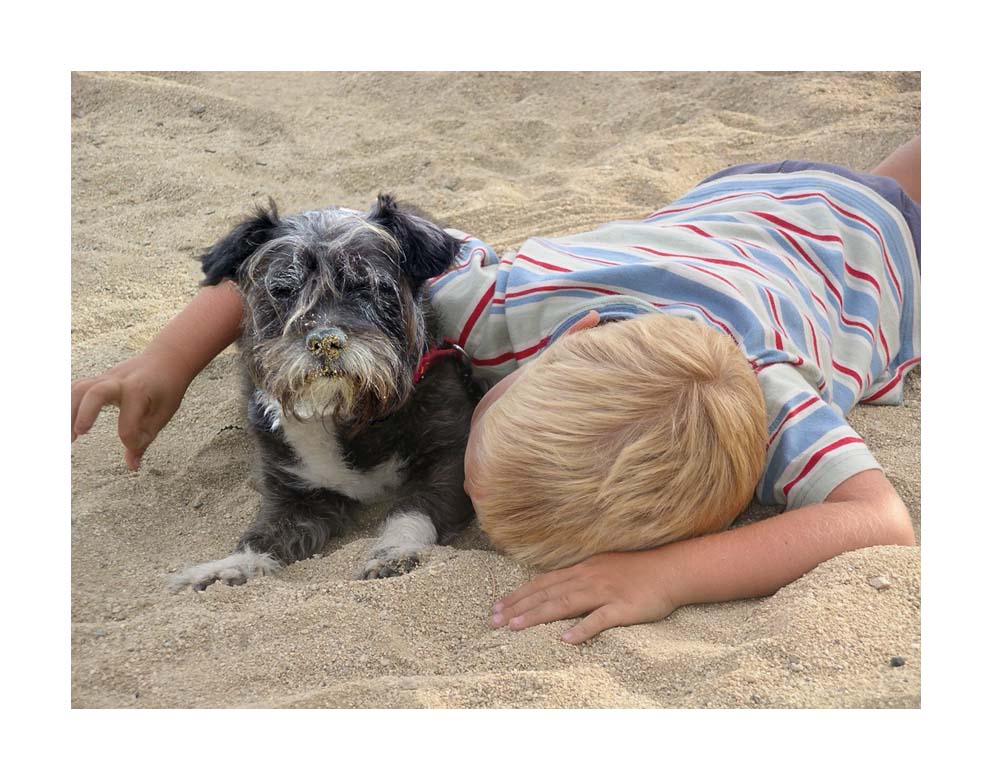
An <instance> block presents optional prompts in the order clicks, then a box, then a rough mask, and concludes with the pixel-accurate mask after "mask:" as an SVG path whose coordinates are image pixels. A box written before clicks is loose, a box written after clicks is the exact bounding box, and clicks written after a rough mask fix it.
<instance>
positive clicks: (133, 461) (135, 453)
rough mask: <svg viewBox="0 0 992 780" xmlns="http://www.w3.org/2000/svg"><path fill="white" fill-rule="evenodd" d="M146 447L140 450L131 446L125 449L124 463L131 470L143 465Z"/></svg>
mask: <svg viewBox="0 0 992 780" xmlns="http://www.w3.org/2000/svg"><path fill="white" fill-rule="evenodd" d="M145 449H147V448H146V447H143V448H142V449H140V450H132V449H130V448H128V449H126V450H124V463H125V464H127V467H128V468H129V469H131V471H137V470H138V469H139V468H140V467H141V458H142V457H143V456H144V454H145Z"/></svg>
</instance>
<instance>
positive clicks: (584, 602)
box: [507, 590, 603, 631]
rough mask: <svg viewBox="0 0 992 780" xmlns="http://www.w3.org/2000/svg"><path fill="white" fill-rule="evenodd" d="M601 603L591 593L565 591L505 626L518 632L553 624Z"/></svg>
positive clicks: (518, 616)
mask: <svg viewBox="0 0 992 780" xmlns="http://www.w3.org/2000/svg"><path fill="white" fill-rule="evenodd" d="M602 603H603V602H602V599H600V598H597V597H596V595H595V594H594V593H592V592H591V591H587V590H586V591H566V592H564V593H561V594H559V595H558V596H555V597H553V598H551V599H549V600H547V601H542V602H540V603H539V604H537V605H536V606H534V607H533V608H531V609H529V610H527V611H526V612H523V613H521V614H520V615H517V616H516V617H514V618H512V619H511V620H510V622H509V623H508V624H507V625H508V627H509V628H510V629H512V630H514V631H518V630H520V629H522V628H530V627H531V626H536V625H539V624H541V623H553V622H554V621H556V620H564V619H565V618H571V617H577V616H578V615H584V614H585V613H586V612H588V611H589V610H591V609H595V608H596V607H598V606H600V605H602Z"/></svg>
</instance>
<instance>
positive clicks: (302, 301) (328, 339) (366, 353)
mask: <svg viewBox="0 0 992 780" xmlns="http://www.w3.org/2000/svg"><path fill="white" fill-rule="evenodd" d="M460 244H461V242H459V241H458V240H457V239H455V238H453V237H452V236H450V235H448V234H447V233H446V232H444V231H443V230H441V228H439V227H437V226H436V225H434V224H432V223H431V222H430V221H428V220H426V219H424V218H423V217H421V216H419V215H417V214H416V213H415V212H413V211H412V210H409V209H405V208H401V207H400V206H398V205H397V204H396V202H395V200H393V198H392V197H391V196H389V195H380V196H379V199H378V201H377V203H376V204H375V206H373V208H372V209H371V210H370V211H369V212H368V213H367V214H361V213H358V212H354V211H350V210H346V209H326V210H321V211H307V212H304V213H302V214H296V215H294V216H290V217H283V218H281V217H280V216H279V215H278V213H277V212H276V208H275V204H274V203H272V202H271V201H270V203H269V208H268V209H259V210H258V212H257V213H255V214H254V215H253V216H251V217H250V218H248V219H246V220H245V221H244V222H242V223H241V224H240V225H238V226H237V227H235V228H234V230H232V231H231V233H230V234H229V235H227V236H226V237H225V238H223V239H222V240H221V241H219V242H218V243H217V244H215V245H214V246H213V247H211V248H210V249H209V250H207V252H206V253H205V254H204V255H203V257H202V258H201V260H202V265H203V272H204V276H205V278H204V281H203V283H204V284H216V283H218V282H220V281H221V280H222V279H224V278H231V279H234V280H236V281H237V283H238V285H239V286H240V287H241V290H242V292H243V293H244V296H245V303H246V313H245V321H244V326H243V334H242V340H241V346H242V355H243V358H244V359H245V361H246V363H247V367H248V371H249V374H250V376H251V379H252V380H253V382H254V383H255V385H256V386H257V387H259V388H261V389H262V390H263V391H265V392H266V393H267V394H268V395H270V396H271V397H273V398H274V399H275V400H277V401H278V402H279V403H280V404H281V405H282V407H283V410H284V412H286V413H288V414H293V415H296V416H297V417H308V416H311V415H314V414H321V415H327V414H331V415H333V416H334V418H335V419H336V420H337V421H338V422H347V423H349V424H351V425H352V426H361V425H363V424H364V423H366V422H368V421H369V420H372V419H375V418H379V417H383V416H386V415H388V414H389V413H391V412H392V411H394V410H395V409H396V408H397V407H398V406H400V405H402V404H403V403H404V402H405V401H406V399H407V398H408V397H409V395H410V393H411V392H412V374H413V370H414V368H415V367H416V365H417V363H418V361H419V360H420V357H421V354H422V353H423V351H424V348H425V342H426V329H425V320H424V311H423V308H422V305H421V292H422V288H423V284H424V282H425V281H427V280H428V279H430V278H431V277H433V276H437V275H438V274H440V273H442V272H443V271H444V270H445V269H447V268H448V267H449V266H450V265H451V263H452V261H453V260H454V258H455V256H456V255H457V253H458V249H459V247H460Z"/></svg>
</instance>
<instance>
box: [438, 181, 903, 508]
mask: <svg viewBox="0 0 992 780" xmlns="http://www.w3.org/2000/svg"><path fill="white" fill-rule="evenodd" d="M794 165H795V164H794ZM778 167H781V166H769V167H768V169H771V172H767V173H765V172H760V173H756V172H751V171H746V172H736V173H735V172H733V171H731V172H730V175H720V174H718V175H717V177H714V178H712V179H710V180H708V181H707V182H704V183H703V184H701V185H700V186H699V187H697V188H695V189H694V190H693V191H691V192H690V193H688V194H687V195H685V196H684V197H682V198H680V199H679V200H678V201H676V202H675V203H673V204H671V205H670V206H668V207H666V208H665V209H663V210H661V211H659V212H656V213H655V214H652V215H651V216H650V217H648V218H647V219H646V220H643V221H636V222H635V221H631V222H613V223H609V224H607V225H604V226H602V227H600V228H597V229H596V230H593V231H590V232H588V233H584V234H579V235H575V236H570V237H568V238H564V239H545V238H534V239H531V240H529V241H527V242H526V243H525V244H524V245H523V246H522V247H521V248H520V250H519V252H517V253H516V254H515V255H508V256H506V257H504V258H503V259H502V260H499V259H497V258H496V256H495V254H494V253H493V252H492V250H491V249H489V248H488V247H486V246H485V245H484V244H482V243H481V242H479V241H477V240H474V239H473V240H471V241H470V242H469V243H468V244H467V245H466V247H465V249H464V251H463V253H462V256H461V261H460V262H459V264H458V266H457V267H456V268H455V269H454V270H452V271H450V272H448V273H447V274H445V275H444V276H442V277H439V278H438V279H436V280H435V281H434V283H433V286H432V294H433V296H434V300H435V302H436V303H437V304H438V308H439V309H440V310H441V312H442V313H443V315H444V328H445V335H447V336H448V337H449V338H451V339H452V340H453V341H457V342H458V343H460V344H461V345H462V346H463V347H465V349H466V351H467V352H468V353H469V354H470V355H472V357H473V363H474V366H475V369H476V371H477V372H478V373H479V375H480V376H483V377H485V378H489V379H498V378H501V377H503V376H505V375H507V374H509V373H511V372H512V371H514V370H515V369H516V368H518V367H519V366H522V365H527V363H528V362H529V361H531V360H533V359H534V358H535V357H536V356H537V355H539V354H540V353H541V351H542V350H543V349H544V348H545V347H546V346H547V345H548V344H550V343H552V342H553V341H554V340H555V339H557V338H558V337H559V336H560V335H561V334H562V333H564V332H565V331H566V330H567V329H568V328H569V327H570V326H571V325H573V324H574V323H575V322H577V321H578V320H579V319H581V318H582V317H583V316H584V315H586V314H587V313H588V312H590V311H596V312H598V313H599V315H600V317H601V318H602V319H603V320H604V321H609V320H616V319H626V318H629V317H631V316H635V315H638V314H645V313H662V314H665V315H675V316H681V317H688V318H691V319H693V320H695V321H697V322H699V323H702V324H704V325H706V326H708V327H711V328H714V329H717V330H719V331H720V332H722V333H726V334H727V335H729V336H730V337H731V338H733V339H734V341H735V342H736V343H737V344H738V347H739V348H740V350H741V351H742V353H743V354H744V356H745V357H746V358H747V359H748V361H749V362H750V363H751V366H752V368H753V369H754V371H755V373H756V375H757V377H758V381H759V383H760V385H761V389H762V393H763V395H764V397H765V402H766V411H767V415H768V422H769V430H768V435H769V443H768V451H767V457H766V468H765V474H764V476H763V478H762V480H761V483H760V484H759V486H758V491H757V493H758V497H759V499H760V500H762V501H763V502H765V503H779V504H785V505H787V506H788V507H789V508H793V507H798V506H804V505H808V504H814V503H818V502H820V501H822V500H824V498H825V497H826V496H827V495H828V494H829V493H830V492H831V490H833V489H834V488H835V487H836V486H837V485H839V484H840V483H841V482H843V481H844V479H846V478H848V477H849V476H851V475H853V474H856V473H859V472H861V471H864V470H867V469H876V468H878V464H877V462H876V461H875V460H874V458H873V457H872V456H871V454H870V453H869V452H868V450H867V448H866V447H865V445H864V443H863V442H862V440H861V439H860V437H858V436H857V435H856V434H855V433H854V431H853V430H851V428H850V427H849V426H847V424H846V423H845V422H844V419H843V418H844V415H845V414H847V413H848V412H849V411H850V410H851V409H852V408H853V407H854V405H855V404H856V403H858V402H859V401H868V402H876V403H898V401H899V400H900V398H901V386H902V377H903V374H904V372H905V370H906V369H907V368H908V367H910V366H912V365H914V364H915V363H916V362H918V360H919V345H920V324H919V311H920V308H919V306H920V303H919V259H918V258H919V244H918V241H919V239H918V236H919V227H918V225H919V223H918V219H919V209H918V207H917V206H916V204H914V203H912V202H911V201H908V199H907V201H908V203H907V204H905V206H907V207H904V208H903V210H902V211H900V209H897V208H896V207H895V206H894V205H893V203H892V202H890V201H889V200H888V199H887V198H886V197H884V196H883V195H886V194H888V195H890V197H891V194H890V193H885V192H884V185H885V183H888V182H891V180H889V179H879V178H878V177H858V176H857V175H855V174H848V175H842V174H841V173H838V170H840V169H833V170H830V171H823V170H797V171H792V172H776V170H775V169H777V168H778ZM855 178H860V179H861V181H856V180H855ZM863 182H867V184H871V185H873V186H875V187H876V188H877V189H879V190H880V191H882V193H883V194H880V193H879V191H876V189H873V187H872V186H866V184H865V183H863ZM879 183H881V184H882V185H883V186H881V187H879V186H878V185H879ZM895 202H896V203H900V201H898V200H896V201H895ZM900 205H903V204H901V203H900ZM607 390H608V388H604V392H606V391H607Z"/></svg>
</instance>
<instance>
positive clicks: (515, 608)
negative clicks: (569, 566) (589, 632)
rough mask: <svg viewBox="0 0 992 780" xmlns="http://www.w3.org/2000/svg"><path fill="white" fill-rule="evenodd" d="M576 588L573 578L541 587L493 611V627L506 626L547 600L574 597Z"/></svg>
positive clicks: (491, 620) (491, 622)
mask: <svg viewBox="0 0 992 780" xmlns="http://www.w3.org/2000/svg"><path fill="white" fill-rule="evenodd" d="M575 590H576V583H575V582H574V581H572V580H565V581H564V582H558V583H555V584H554V585H548V586H546V587H543V588H539V589H538V590H536V591H534V592H532V593H531V594H530V595H528V596H524V597H523V598H522V599H519V600H518V601H515V602H514V603H513V604H508V605H507V606H505V607H503V609H501V610H499V611H498V612H493V616H492V618H491V619H490V621H489V622H490V624H491V625H492V626H493V627H498V626H505V625H506V624H507V623H509V622H510V621H511V620H512V619H513V618H515V617H517V616H518V615H523V614H524V613H525V612H528V611H530V610H532V609H536V608H537V607H539V606H540V605H541V604H544V603H545V602H551V601H555V600H557V599H561V598H566V599H567V598H570V597H574V592H575ZM575 614H576V615H578V614H581V613H579V612H576V613H575Z"/></svg>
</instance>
